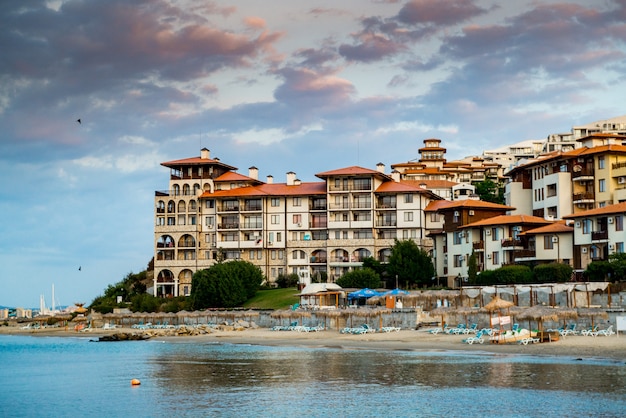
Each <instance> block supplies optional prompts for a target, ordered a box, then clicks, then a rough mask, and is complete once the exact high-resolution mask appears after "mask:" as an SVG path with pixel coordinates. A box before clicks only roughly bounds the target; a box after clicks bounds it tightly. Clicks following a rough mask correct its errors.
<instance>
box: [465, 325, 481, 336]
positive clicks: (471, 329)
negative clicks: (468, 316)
mask: <svg viewBox="0 0 626 418" xmlns="http://www.w3.org/2000/svg"><path fill="white" fill-rule="evenodd" d="M477 333H478V324H472V325H471V326H470V327H469V328H464V329H463V334H477Z"/></svg>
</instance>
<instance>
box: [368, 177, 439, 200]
mask: <svg viewBox="0 0 626 418" xmlns="http://www.w3.org/2000/svg"><path fill="white" fill-rule="evenodd" d="M402 192H407V193H420V194H424V195H427V196H428V197H430V198H431V199H434V200H440V199H442V197H441V196H439V195H437V194H435V193H433V192H431V191H430V190H428V189H425V188H423V187H420V186H419V184H418V182H406V181H404V180H400V182H395V181H387V182H385V183H383V184H381V185H380V186H378V188H377V189H376V190H375V193H402Z"/></svg>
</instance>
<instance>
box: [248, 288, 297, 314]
mask: <svg viewBox="0 0 626 418" xmlns="http://www.w3.org/2000/svg"><path fill="white" fill-rule="evenodd" d="M296 294H298V289H296V288H295V287H290V288H287V289H271V290H259V291H258V292H257V293H256V296H255V297H253V298H252V299H250V300H248V301H247V302H246V303H245V304H244V305H243V307H244V308H254V309H286V308H289V307H290V306H291V305H294V304H296V303H299V302H300V298H299V297H298V296H295V295H296Z"/></svg>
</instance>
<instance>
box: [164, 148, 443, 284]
mask: <svg viewBox="0 0 626 418" xmlns="http://www.w3.org/2000/svg"><path fill="white" fill-rule="evenodd" d="M162 165H163V166H165V167H168V168H169V169H170V178H169V188H168V190H166V191H159V192H156V194H155V239H154V247H155V260H154V269H155V271H154V289H153V292H154V294H155V295H163V296H165V295H172V296H178V295H188V294H189V293H190V291H191V278H192V275H193V273H194V272H195V271H197V270H200V269H205V268H208V267H210V266H211V265H213V264H214V263H216V262H218V261H219V260H224V259H226V260H227V259H243V260H246V261H249V262H251V263H253V264H255V265H256V266H258V267H259V268H260V269H261V270H262V272H263V274H264V275H265V277H266V278H267V280H268V281H269V282H273V281H274V280H276V278H277V277H278V276H280V275H282V274H291V273H296V274H299V275H302V276H309V277H311V276H313V277H315V276H317V277H318V278H319V279H321V280H322V281H331V282H332V281H335V280H336V279H337V278H339V277H341V276H342V275H343V274H345V273H346V272H348V271H350V270H352V269H354V268H356V267H359V266H361V265H362V263H363V259H364V258H366V257H374V258H376V259H378V260H379V261H382V262H385V261H386V260H387V259H388V257H389V255H390V252H391V247H392V246H393V244H394V240H395V239H400V240H405V239H411V240H414V241H415V242H416V243H417V244H418V245H419V246H420V247H422V248H424V249H426V250H430V249H431V248H432V240H431V239H430V237H428V236H427V222H432V223H434V224H436V223H437V220H436V219H435V220H431V219H429V220H427V219H426V213H425V208H426V207H427V206H428V204H429V203H430V202H431V201H433V200H440V199H441V198H440V197H439V196H437V195H435V194H433V193H432V192H430V191H428V190H426V189H425V188H423V187H420V186H419V185H416V184H415V183H414V182H403V181H402V180H400V175H399V173H397V172H394V173H392V174H391V175H387V174H385V173H384V165H383V164H379V165H378V166H377V169H376V170H370V169H367V168H362V167H347V168H342V169H338V170H332V171H326V172H323V173H318V174H317V175H316V176H317V177H318V178H320V179H321V181H319V182H301V181H300V180H298V179H297V178H296V174H295V173H293V172H290V173H287V181H286V183H274V181H273V178H271V177H268V178H267V181H266V182H263V181H260V180H259V179H258V169H257V168H256V167H251V168H250V169H249V174H248V176H244V175H242V174H239V173H237V172H236V170H237V168H236V167H233V166H230V165H227V164H224V163H222V162H221V161H220V160H219V159H212V158H210V153H209V150H207V149H203V150H202V151H201V155H200V156H199V157H193V158H188V159H182V160H175V161H168V162H164V163H162Z"/></svg>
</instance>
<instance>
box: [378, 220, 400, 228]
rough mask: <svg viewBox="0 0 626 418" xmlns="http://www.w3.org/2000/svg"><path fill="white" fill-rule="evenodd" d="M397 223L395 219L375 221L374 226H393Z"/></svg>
mask: <svg viewBox="0 0 626 418" xmlns="http://www.w3.org/2000/svg"><path fill="white" fill-rule="evenodd" d="M397 225H398V221H397V220H395V219H394V220H385V221H376V227H380V228H385V227H395V226H397Z"/></svg>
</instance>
